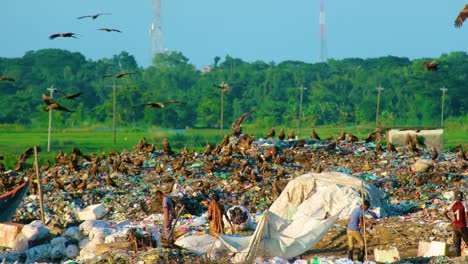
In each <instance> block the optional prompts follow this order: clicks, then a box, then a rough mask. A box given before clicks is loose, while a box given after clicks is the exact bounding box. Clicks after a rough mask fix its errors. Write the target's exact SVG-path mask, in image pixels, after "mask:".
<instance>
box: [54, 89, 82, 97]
mask: <svg viewBox="0 0 468 264" xmlns="http://www.w3.org/2000/svg"><path fill="white" fill-rule="evenodd" d="M54 91H55V92H57V93H58V94H60V95H62V96H63V98H65V99H75V98H76V97H78V96H80V95H81V92H79V93H74V94H69V95H67V94H65V93H63V92H61V91H59V90H57V89H54Z"/></svg>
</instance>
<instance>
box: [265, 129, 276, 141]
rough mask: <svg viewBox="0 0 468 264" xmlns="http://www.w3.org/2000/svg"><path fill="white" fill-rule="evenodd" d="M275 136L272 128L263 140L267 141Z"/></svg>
mask: <svg viewBox="0 0 468 264" xmlns="http://www.w3.org/2000/svg"><path fill="white" fill-rule="evenodd" d="M274 136H275V128H274V127H272V128H271V129H270V131H268V134H267V135H266V136H265V139H269V138H272V137H274Z"/></svg>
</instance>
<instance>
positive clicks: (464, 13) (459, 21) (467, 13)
mask: <svg viewBox="0 0 468 264" xmlns="http://www.w3.org/2000/svg"><path fill="white" fill-rule="evenodd" d="M467 17H468V4H466V5H465V7H464V8H463V9H462V10H461V11H460V13H458V16H457V18H456V19H455V27H457V28H459V27H461V26H462V25H463V22H464V21H465V19H466V18H467Z"/></svg>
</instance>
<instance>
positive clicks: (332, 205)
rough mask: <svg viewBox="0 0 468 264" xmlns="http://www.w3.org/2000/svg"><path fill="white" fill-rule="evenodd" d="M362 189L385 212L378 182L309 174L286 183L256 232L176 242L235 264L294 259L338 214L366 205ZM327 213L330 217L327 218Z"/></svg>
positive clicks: (335, 174) (313, 241) (316, 238)
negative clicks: (362, 197) (224, 256)
mask: <svg viewBox="0 0 468 264" xmlns="http://www.w3.org/2000/svg"><path fill="white" fill-rule="evenodd" d="M362 187H363V188H364V190H365V192H366V195H367V199H369V200H370V201H371V205H372V206H377V207H381V208H382V209H381V210H382V211H381V214H382V215H386V214H387V212H386V210H385V208H384V205H385V203H384V201H383V199H382V197H381V195H380V192H379V190H378V189H377V188H376V187H375V186H373V185H370V184H364V185H363V183H362V182H361V180H360V179H359V178H357V177H354V176H352V175H348V174H345V173H339V172H327V173H309V174H305V175H302V176H299V177H297V178H295V179H293V180H291V181H290V182H289V183H288V184H287V186H286V187H285V189H284V190H283V192H282V193H281V195H280V196H279V197H278V199H277V200H276V201H275V202H274V203H273V204H272V205H271V207H270V209H269V210H268V211H266V212H265V213H264V214H263V216H262V219H261V220H260V221H259V223H258V224H257V228H256V229H255V232H254V234H253V235H251V236H243V237H242V236H241V237H240V236H229V235H220V236H219V239H215V240H214V238H213V237H211V236H209V235H205V236H188V237H182V238H180V239H179V240H177V241H176V244H177V245H179V246H181V247H185V248H187V249H189V250H192V251H194V252H197V253H198V254H203V253H207V255H208V256H210V257H211V258H217V257H218V256H220V255H222V254H223V253H227V255H229V256H230V257H231V259H230V261H231V262H234V263H235V262H243V263H251V262H252V261H253V260H254V258H255V257H256V256H263V257H275V256H277V257H281V258H284V259H290V258H293V257H296V256H298V255H300V254H303V253H304V252H306V251H307V250H309V249H310V248H311V247H313V246H314V245H315V244H316V243H317V242H318V241H320V239H321V238H322V237H323V235H325V234H326V233H327V232H328V230H329V229H330V228H331V227H332V226H333V224H334V223H335V222H336V221H337V220H338V219H339V218H346V217H348V216H349V215H350V214H351V211H352V210H353V209H354V208H355V207H356V206H358V205H359V204H360V203H361V193H360V190H361V189H362ZM327 215H328V216H331V217H328V218H327V219H325V218H326V217H327ZM324 219H325V220H324ZM207 236H208V237H210V239H207ZM197 237H198V238H197ZM195 249H196V250H195Z"/></svg>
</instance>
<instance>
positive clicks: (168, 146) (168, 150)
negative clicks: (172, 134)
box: [162, 138, 173, 155]
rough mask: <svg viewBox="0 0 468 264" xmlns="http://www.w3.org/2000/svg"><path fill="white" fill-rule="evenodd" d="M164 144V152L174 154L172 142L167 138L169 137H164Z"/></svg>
mask: <svg viewBox="0 0 468 264" xmlns="http://www.w3.org/2000/svg"><path fill="white" fill-rule="evenodd" d="M162 146H163V150H164V153H166V154H167V155H172V153H173V152H172V149H171V144H169V141H168V140H167V138H164V139H163V141H162Z"/></svg>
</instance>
